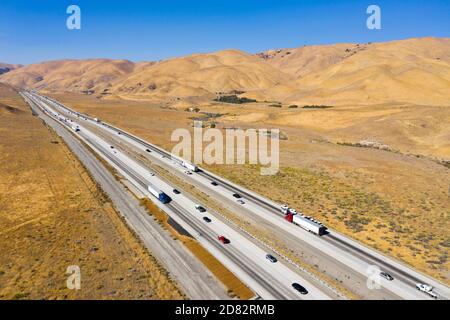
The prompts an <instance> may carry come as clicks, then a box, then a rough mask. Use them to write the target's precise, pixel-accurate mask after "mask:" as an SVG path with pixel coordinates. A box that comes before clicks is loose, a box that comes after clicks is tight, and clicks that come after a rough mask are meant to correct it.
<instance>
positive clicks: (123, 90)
mask: <svg viewBox="0 0 450 320" xmlns="http://www.w3.org/2000/svg"><path fill="white" fill-rule="evenodd" d="M0 81H1V82H6V83H9V84H12V85H15V86H19V87H31V88H37V89H40V90H47V91H72V92H85V93H96V94H102V96H103V97H106V96H112V97H121V98H125V99H150V100H155V101H174V100H175V101H178V100H181V101H183V100H184V101H185V102H186V103H189V102H190V101H194V100H193V98H198V97H200V98H202V99H205V100H211V99H213V98H214V97H215V96H216V94H217V93H218V92H221V93H223V92H225V93H227V92H233V91H243V92H245V93H244V94H243V95H244V96H246V97H250V98H255V99H257V100H259V101H280V102H283V103H289V104H299V105H303V104H327V105H337V106H338V105H355V104H357V105H373V104H385V103H409V104H417V105H445V106H447V105H450V98H449V97H450V39H448V38H442V39H437V38H419V39H409V40H401V41H392V42H385V43H373V44H336V45H323V46H305V47H300V48H295V49H279V50H270V51H266V52H262V53H259V54H256V55H251V54H248V53H245V52H242V51H239V50H224V51H219V52H215V53H210V54H195V55H191V56H185V57H179V58H173V59H167V60H163V61H160V62H157V63H156V62H142V63H137V64H135V63H133V62H130V61H127V60H107V59H94V60H64V61H52V62H44V63H40V64H33V65H29V66H25V67H22V68H19V69H16V70H13V71H11V72H8V73H7V74H3V75H1V76H0ZM177 103H181V102H177Z"/></svg>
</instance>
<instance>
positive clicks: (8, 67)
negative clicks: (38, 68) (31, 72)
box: [0, 62, 22, 75]
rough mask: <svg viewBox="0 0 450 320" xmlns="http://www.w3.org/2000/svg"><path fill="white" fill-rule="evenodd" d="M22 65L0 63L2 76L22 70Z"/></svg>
mask: <svg viewBox="0 0 450 320" xmlns="http://www.w3.org/2000/svg"><path fill="white" fill-rule="evenodd" d="M21 66H22V65H20V64H9V63H1V62H0V75H1V74H4V73H7V72H10V71H12V70H14V69H17V68H20V67H21Z"/></svg>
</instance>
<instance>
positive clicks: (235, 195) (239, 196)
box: [233, 193, 242, 199]
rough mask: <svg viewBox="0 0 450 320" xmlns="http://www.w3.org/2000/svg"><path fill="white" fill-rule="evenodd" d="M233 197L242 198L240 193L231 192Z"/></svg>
mask: <svg viewBox="0 0 450 320" xmlns="http://www.w3.org/2000/svg"><path fill="white" fill-rule="evenodd" d="M233 197H235V198H236V199H240V198H242V197H241V195H240V194H238V193H233Z"/></svg>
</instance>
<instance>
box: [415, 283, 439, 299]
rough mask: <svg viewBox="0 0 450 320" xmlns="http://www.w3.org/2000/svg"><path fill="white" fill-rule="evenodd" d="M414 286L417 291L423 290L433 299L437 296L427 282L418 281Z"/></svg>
mask: <svg viewBox="0 0 450 320" xmlns="http://www.w3.org/2000/svg"><path fill="white" fill-rule="evenodd" d="M416 288H417V290H419V291H422V292H425V293H426V294H428V295H429V296H430V297H432V298H434V299H436V298H437V294H436V293H434V292H433V287H432V286H430V285H429V284H425V283H418V284H416Z"/></svg>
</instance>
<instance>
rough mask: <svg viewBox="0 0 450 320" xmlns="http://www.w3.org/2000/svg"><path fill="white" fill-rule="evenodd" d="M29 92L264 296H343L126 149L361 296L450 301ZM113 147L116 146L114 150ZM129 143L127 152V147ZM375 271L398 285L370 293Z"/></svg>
mask: <svg viewBox="0 0 450 320" xmlns="http://www.w3.org/2000/svg"><path fill="white" fill-rule="evenodd" d="M24 95H25V96H26V97H27V98H28V99H29V100H31V101H33V102H34V103H35V104H36V106H39V107H40V108H41V110H47V113H49V111H51V112H54V114H53V115H54V116H55V115H57V114H61V115H63V116H64V117H65V118H67V119H68V120H67V121H68V122H69V123H70V122H73V121H76V123H78V124H79V125H80V132H78V136H79V138H80V139H83V140H84V141H85V142H86V143H87V144H89V145H90V146H91V147H92V149H93V150H96V152H98V153H99V154H100V155H101V156H102V157H103V158H104V159H105V160H106V161H108V162H109V163H110V164H111V165H112V166H113V167H115V168H116V169H117V170H118V171H119V172H121V173H122V174H123V175H124V176H125V177H127V178H128V180H129V181H130V182H131V183H133V184H135V187H136V188H137V189H139V190H141V192H142V193H143V194H148V192H147V191H146V186H147V185H148V184H149V183H150V184H155V185H157V186H158V187H159V188H160V189H161V190H163V191H164V192H166V193H167V194H170V196H171V197H172V198H173V199H174V200H173V201H172V202H171V203H170V204H168V205H161V204H158V205H160V207H161V208H162V209H163V210H164V211H166V212H167V213H168V214H169V215H170V216H171V217H172V218H174V220H175V221H177V222H178V223H179V224H180V225H182V226H183V227H184V228H185V229H186V230H188V231H189V232H190V233H191V234H192V235H193V236H194V237H195V238H197V240H198V241H200V243H201V244H202V245H203V246H204V247H205V248H207V249H208V250H209V251H210V252H211V253H213V254H214V255H215V256H216V257H218V258H219V260H221V261H222V263H224V265H226V266H227V267H228V268H229V269H230V270H231V271H233V272H234V273H235V274H236V275H237V276H238V277H239V278H240V279H241V280H242V281H244V282H245V283H246V284H247V285H248V286H249V287H250V288H251V289H252V290H254V291H255V292H256V293H257V294H258V295H260V296H261V297H262V298H269V299H271V298H274V299H295V298H310V299H326V298H337V297H342V296H340V295H339V293H337V292H336V289H335V288H333V287H331V286H327V285H326V284H324V283H323V282H322V281H320V280H319V279H317V277H315V276H314V275H311V274H306V273H305V270H302V269H301V268H297V267H296V266H295V264H292V263H291V262H290V261H288V260H286V261H284V260H283V259H281V261H280V262H279V263H276V264H271V263H270V262H268V261H267V260H266V259H265V253H266V252H267V251H268V249H267V247H265V246H264V244H260V243H258V242H257V241H251V239H249V237H248V236H246V235H245V233H243V232H242V230H239V229H238V228H234V227H233V226H232V225H230V224H229V223H226V221H221V219H220V215H219V216H218V215H217V214H213V213H211V216H213V218H212V219H213V221H212V223H209V224H205V223H204V220H202V218H203V215H208V214H209V213H208V212H205V213H204V214H203V215H200V214H199V213H198V212H196V210H195V202H193V200H192V197H189V196H186V195H184V194H180V195H174V194H173V192H172V191H173V186H171V185H170V184H169V183H168V182H167V181H164V179H162V178H161V177H158V176H157V175H155V174H153V173H151V170H149V168H148V167H146V165H145V163H143V162H141V161H140V159H141V158H140V157H133V156H132V154H133V153H129V152H126V148H131V149H133V150H134V152H136V153H138V154H140V155H141V156H145V157H148V158H151V160H152V161H153V162H156V163H157V164H158V165H160V166H161V167H163V168H165V169H167V170H168V171H170V172H171V173H172V174H174V175H176V176H179V177H182V178H183V179H184V180H185V181H186V182H188V183H190V184H191V185H193V186H196V187H197V188H198V189H199V190H201V191H202V192H204V193H206V194H208V195H209V196H211V197H212V198H213V199H214V200H216V201H217V202H219V203H221V204H222V205H223V207H224V208H229V209H231V210H233V211H235V212H239V213H241V214H243V215H245V216H248V217H251V218H252V219H254V221H256V222H261V223H264V225H265V226H267V228H269V230H271V231H272V232H273V233H274V234H276V235H277V236H279V237H280V239H281V240H282V241H285V242H286V243H289V244H291V246H292V249H293V250H298V251H299V252H302V255H303V256H304V257H305V260H306V261H308V262H312V264H314V265H316V266H317V267H318V268H319V269H320V270H321V271H322V272H325V273H327V274H328V275H330V276H332V277H334V278H336V279H338V280H339V281H342V282H343V284H344V285H346V286H348V287H351V289H354V290H353V291H354V292H357V293H358V295H359V296H361V297H362V298H369V299H430V298H431V296H430V295H428V294H426V293H423V292H420V291H418V290H417V289H416V284H417V283H427V284H430V285H432V286H433V287H434V290H433V292H435V293H436V295H437V297H438V298H439V299H448V298H449V296H450V290H449V288H448V287H447V286H445V285H444V284H442V283H440V282H438V281H436V280H434V279H432V278H430V277H428V276H426V275H424V274H422V273H419V272H417V271H415V270H413V269H412V268H410V267H408V266H406V265H404V264H402V263H400V262H398V261H396V260H394V259H392V258H389V257H386V256H384V255H382V254H381V253H379V252H377V251H375V250H373V249H371V248H368V247H366V246H363V245H361V244H360V243H357V242H356V241H354V240H352V239H350V238H348V237H345V236H343V235H341V234H339V233H337V232H336V231H333V230H329V234H327V235H325V236H322V237H318V236H315V235H312V234H309V233H308V232H305V231H304V230H302V229H300V228H299V227H297V226H295V225H293V224H290V223H287V222H286V221H285V220H284V219H283V216H284V215H283V214H282V213H281V211H280V204H276V203H274V202H272V201H271V200H269V199H266V198H264V197H262V196H260V195H258V194H255V193H253V192H251V191H249V190H247V189H244V188H242V187H241V186H238V185H235V184H233V183H232V182H230V181H227V180H225V179H223V178H221V177H219V176H217V175H215V174H213V173H211V172H208V171H206V170H199V171H198V172H190V174H186V168H185V167H183V166H182V165H181V163H180V162H179V161H173V159H174V158H173V157H172V155H171V154H170V153H168V152H167V151H165V150H163V149H161V148H159V147H157V146H155V145H153V144H151V143H149V142H147V141H144V140H142V139H140V138H139V137H136V136H134V135H132V134H130V133H128V132H126V131H124V130H121V129H119V128H117V127H115V126H113V125H111V124H107V123H105V122H97V121H95V119H93V118H91V117H88V116H86V115H81V114H79V113H78V112H76V111H74V110H71V109H69V108H67V107H65V106H64V105H62V104H60V103H58V102H57V101H55V100H53V99H49V98H47V97H44V96H40V95H38V94H36V93H29V92H26V93H24ZM51 112H50V113H51ZM56 118H57V117H56ZM68 129H69V130H70V128H68ZM113 144H114V145H115V148H114V149H111V146H112V145H113ZM123 146H126V148H125V149H123V150H121V147H123ZM149 151H150V152H149ZM212 182H215V185H212V184H211V183H212ZM235 193H238V194H240V195H241V196H242V197H243V200H244V202H245V204H243V205H242V204H238V203H236V199H235V198H234V197H233V194H235ZM218 234H224V235H226V236H227V237H228V238H230V239H231V240H232V241H231V243H230V244H228V245H225V246H224V245H222V244H220V243H219V242H218V241H217V235H218ZM281 258H282V257H281ZM373 266H376V267H378V268H379V269H380V270H382V271H384V272H387V273H389V274H390V275H392V276H393V277H394V280H392V281H389V280H387V279H384V278H381V277H376V279H375V280H376V282H377V283H378V284H379V287H376V289H371V288H369V287H368V286H367V279H368V277H369V276H370V275H371V274H368V271H370V270H373ZM372 277H373V275H372ZM293 282H298V283H301V284H302V285H304V286H305V287H307V288H308V290H309V294H308V295H305V296H300V295H299V294H298V292H296V291H295V290H293V288H292V286H291V285H292V283H293Z"/></svg>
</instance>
